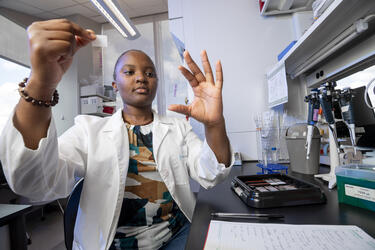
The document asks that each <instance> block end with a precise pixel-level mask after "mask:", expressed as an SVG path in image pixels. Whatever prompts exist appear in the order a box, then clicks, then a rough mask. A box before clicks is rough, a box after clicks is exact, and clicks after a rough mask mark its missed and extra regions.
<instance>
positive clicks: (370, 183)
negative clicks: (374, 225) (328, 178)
mask: <svg viewBox="0 0 375 250" xmlns="http://www.w3.org/2000/svg"><path fill="white" fill-rule="evenodd" d="M336 176H337V195H338V199H339V202H342V203H346V204H349V205H353V206H357V207H362V208H366V209H369V210H372V211H375V168H374V165H362V164H353V165H345V166H340V167H338V168H336Z"/></svg>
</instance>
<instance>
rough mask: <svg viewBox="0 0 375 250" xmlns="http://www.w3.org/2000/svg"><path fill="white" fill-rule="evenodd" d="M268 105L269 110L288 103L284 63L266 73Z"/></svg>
mask: <svg viewBox="0 0 375 250" xmlns="http://www.w3.org/2000/svg"><path fill="white" fill-rule="evenodd" d="M267 83H268V105H269V107H270V108H272V107H275V106H277V105H280V104H283V103H286V102H288V83H287V80H286V71H285V64H284V61H280V62H279V63H278V64H277V65H276V66H275V68H274V69H272V70H271V71H270V72H269V73H267Z"/></svg>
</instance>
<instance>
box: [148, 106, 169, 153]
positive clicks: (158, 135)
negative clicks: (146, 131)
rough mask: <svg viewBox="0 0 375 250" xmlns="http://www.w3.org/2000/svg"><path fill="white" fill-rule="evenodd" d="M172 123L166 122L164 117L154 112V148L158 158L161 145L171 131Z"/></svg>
mask: <svg viewBox="0 0 375 250" xmlns="http://www.w3.org/2000/svg"><path fill="white" fill-rule="evenodd" d="M169 126H170V123H168V122H166V121H164V119H163V118H162V117H160V116H159V115H158V114H156V113H155V112H154V126H153V131H152V138H153V142H152V146H153V150H154V156H155V158H157V154H158V150H159V147H160V144H161V143H162V141H163V139H164V137H165V136H166V135H167V133H168V131H169Z"/></svg>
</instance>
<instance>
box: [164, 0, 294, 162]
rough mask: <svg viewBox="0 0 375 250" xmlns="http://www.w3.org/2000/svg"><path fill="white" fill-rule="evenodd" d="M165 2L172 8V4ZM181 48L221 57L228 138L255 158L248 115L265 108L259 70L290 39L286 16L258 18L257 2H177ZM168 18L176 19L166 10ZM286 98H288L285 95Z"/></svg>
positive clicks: (212, 58) (270, 63) (262, 74)
mask: <svg viewBox="0 0 375 250" xmlns="http://www.w3.org/2000/svg"><path fill="white" fill-rule="evenodd" d="M173 2H175V1H174V0H173V1H172V0H171V1H169V5H171V4H172V5H171V7H173V5H176V4H177V3H176V2H175V3H173ZM177 2H180V3H181V5H182V7H176V8H175V9H176V12H177V13H179V12H180V13H181V16H182V18H183V30H184V38H185V44H186V48H187V50H188V51H189V52H190V53H191V54H192V57H193V58H194V59H195V60H196V61H199V60H200V57H199V53H200V51H201V50H203V49H206V50H207V52H208V55H209V57H210V61H211V63H212V64H214V63H215V62H216V61H217V60H218V59H220V60H221V61H222V65H223V70H224V87H223V102H224V116H225V118H226V125H227V131H228V136H229V138H230V140H231V142H232V145H233V147H234V149H235V150H236V151H240V152H241V153H242V156H243V158H244V159H245V160H255V159H257V151H256V132H255V124H254V121H253V116H254V114H256V113H257V112H261V111H264V110H267V88H266V87H267V85H266V80H265V73H266V72H267V70H269V69H270V68H272V66H273V65H274V64H275V63H276V62H277V55H278V54H279V53H280V52H281V51H282V50H283V49H284V48H285V47H286V46H287V45H288V44H289V43H290V42H291V41H292V40H293V30H292V18H291V16H290V15H282V16H273V17H262V16H260V14H259V6H258V1H248V0H237V1H231V2H230V1H226V0H205V1H199V0H180V1H177ZM169 11H170V13H169V14H170V16H172V17H173V19H174V20H179V16H178V15H174V13H172V12H171V8H170V9H169ZM290 98H293V97H292V96H290Z"/></svg>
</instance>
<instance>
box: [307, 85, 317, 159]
mask: <svg viewBox="0 0 375 250" xmlns="http://www.w3.org/2000/svg"><path fill="white" fill-rule="evenodd" d="M305 102H307V103H308V105H309V109H308V115H307V137H306V145H305V147H306V159H309V157H310V148H311V140H312V136H313V129H314V125H315V124H316V123H317V122H318V116H319V108H320V103H319V97H318V90H317V89H312V90H311V92H310V95H308V96H305Z"/></svg>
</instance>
